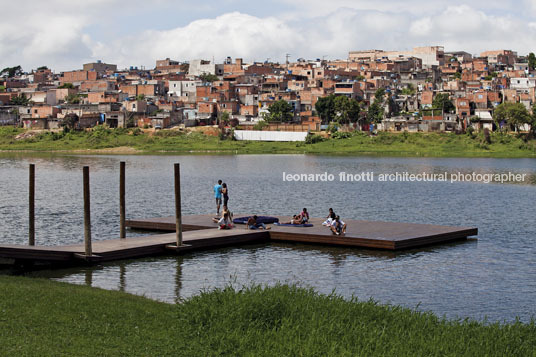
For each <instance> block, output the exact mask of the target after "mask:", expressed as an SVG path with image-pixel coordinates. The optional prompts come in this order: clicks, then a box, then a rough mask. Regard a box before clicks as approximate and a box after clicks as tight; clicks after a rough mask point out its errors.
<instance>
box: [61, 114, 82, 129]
mask: <svg viewBox="0 0 536 357" xmlns="http://www.w3.org/2000/svg"><path fill="white" fill-rule="evenodd" d="M78 121H79V118H78V115H76V114H75V113H69V114H67V115H66V116H65V117H64V118H63V119H62V121H61V123H60V126H61V127H63V128H64V129H65V128H66V129H74V128H75V127H76V124H77V123H78Z"/></svg>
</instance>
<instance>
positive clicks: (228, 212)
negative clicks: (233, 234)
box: [212, 206, 233, 223]
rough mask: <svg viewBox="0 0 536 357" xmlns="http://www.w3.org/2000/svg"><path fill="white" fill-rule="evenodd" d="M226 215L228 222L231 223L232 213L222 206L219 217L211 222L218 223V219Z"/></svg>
mask: <svg viewBox="0 0 536 357" xmlns="http://www.w3.org/2000/svg"><path fill="white" fill-rule="evenodd" d="M226 213H227V214H228V215H229V220H230V221H231V222H232V221H233V213H232V212H230V211H229V209H228V208H227V206H223V209H222V211H221V217H214V218H212V222H214V223H218V222H219V221H220V219H222V218H223V216H225V214H226Z"/></svg>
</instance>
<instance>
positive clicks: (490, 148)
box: [0, 127, 536, 157]
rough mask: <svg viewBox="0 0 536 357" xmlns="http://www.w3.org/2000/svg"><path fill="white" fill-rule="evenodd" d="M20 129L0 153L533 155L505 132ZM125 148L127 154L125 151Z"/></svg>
mask: <svg viewBox="0 0 536 357" xmlns="http://www.w3.org/2000/svg"><path fill="white" fill-rule="evenodd" d="M24 133H25V132H24V131H23V130H21V129H14V128H0V150H3V151H21V150H24V151H36V152H48V151H67V152H73V151H74V152H76V151H87V150H90V152H91V151H93V152H95V151H97V150H103V151H104V152H112V153H113V152H114V150H113V149H114V148H120V149H119V150H117V151H116V152H122V153H125V152H126V153H161V152H164V153H192V152H193V153H195V152H209V153H233V154H234V153H239V154H283V153H286V154H292V153H300V154H302V153H309V154H346V155H388V156H429V157H443V156H444V157H536V141H535V140H530V141H525V140H523V139H522V138H520V137H517V136H515V135H510V134H503V133H493V134H492V135H491V143H486V141H485V140H484V137H483V135H481V134H480V135H477V134H472V135H469V134H463V135H456V134H453V133H379V134H378V135H376V136H369V135H367V134H366V133H354V134H351V135H350V137H347V138H339V139H333V138H332V139H326V140H324V141H319V142H316V143H311V144H306V143H293V142H290V143H289V142H252V141H233V140H220V139H219V138H218V137H215V136H207V135H203V134H201V133H197V132H190V133H184V132H180V131H171V130H160V131H157V132H155V133H143V132H142V131H140V130H138V129H131V130H126V129H106V128H103V127H99V128H97V129H95V130H93V131H88V132H69V133H63V132H59V133H52V132H43V133H37V134H33V135H28V133H26V135H25V134H24ZM127 149H130V150H131V151H128V150H127Z"/></svg>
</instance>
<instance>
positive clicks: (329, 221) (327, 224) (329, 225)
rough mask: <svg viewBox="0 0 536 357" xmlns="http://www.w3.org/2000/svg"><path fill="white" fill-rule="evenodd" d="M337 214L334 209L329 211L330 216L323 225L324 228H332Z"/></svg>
mask: <svg viewBox="0 0 536 357" xmlns="http://www.w3.org/2000/svg"><path fill="white" fill-rule="evenodd" d="M335 217H336V215H335V212H333V208H330V209H329V214H328V217H327V219H326V220H325V221H324V222H323V223H322V225H323V226H328V227H331V224H332V223H333V221H334V220H335Z"/></svg>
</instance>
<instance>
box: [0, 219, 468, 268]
mask: <svg viewBox="0 0 536 357" xmlns="http://www.w3.org/2000/svg"><path fill="white" fill-rule="evenodd" d="M212 217H213V216H212V215H195V216H184V217H183V218H182V224H183V231H184V233H183V243H184V245H183V246H181V247H178V248H177V247H176V246H175V243H176V235H175V233H167V234H163V233H160V234H154V235H147V236H143V237H127V238H126V239H110V240H100V241H94V242H93V247H92V248H93V250H92V253H93V254H92V256H91V257H87V256H85V254H84V244H76V245H65V246H26V245H0V258H2V259H3V260H4V262H6V261H7V262H8V263H12V264H14V263H17V262H18V263H28V262H29V263H39V262H43V263H55V262H57V263H61V262H63V263H68V264H79V263H85V262H101V261H102V262H104V261H112V260H120V259H131V258H138V257H144V256H151V255H158V254H164V253H166V252H170V251H172V250H175V251H179V252H183V251H191V250H203V249H211V248H219V247H224V246H230V245H239V244H252V243H261V242H268V241H284V242H299V243H310V244H329V245H337V246H346V247H362V248H372V249H383V250H401V249H409V248H418V247H423V246H427V245H431V244H439V243H447V242H452V241H456V240H462V239H466V238H467V237H469V236H474V235H477V234H478V230H477V228H470V227H446V226H437V225H428V224H414V223H394V222H375V221H357V220H345V222H346V223H347V226H348V227H347V231H346V234H345V235H342V236H336V235H333V234H332V233H331V231H330V230H329V229H328V228H327V227H324V226H322V221H323V219H320V218H313V219H311V223H312V224H313V225H314V226H313V227H285V226H283V227H279V226H275V225H270V226H271V229H270V230H269V231H264V230H248V229H245V226H244V225H237V226H236V228H234V229H231V230H218V229H216V228H217V224H215V223H213V222H212V219H211V218H212ZM235 217H239V215H236V214H235ZM278 218H279V219H280V221H281V222H286V221H289V220H290V217H278ZM126 226H127V227H130V228H134V229H145V230H152V231H160V232H174V231H175V217H163V218H146V219H136V220H128V221H126Z"/></svg>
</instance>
